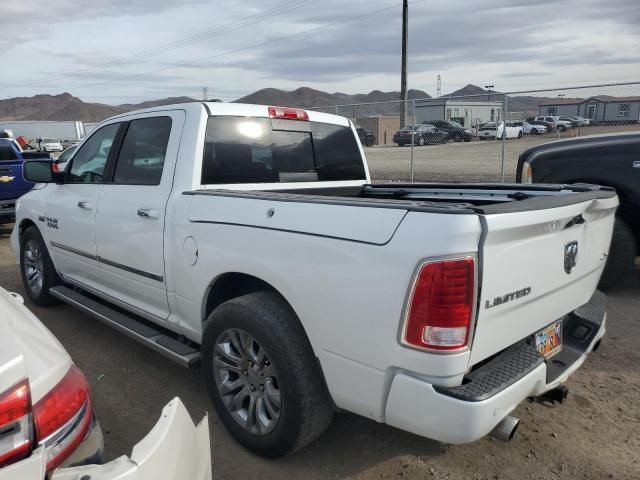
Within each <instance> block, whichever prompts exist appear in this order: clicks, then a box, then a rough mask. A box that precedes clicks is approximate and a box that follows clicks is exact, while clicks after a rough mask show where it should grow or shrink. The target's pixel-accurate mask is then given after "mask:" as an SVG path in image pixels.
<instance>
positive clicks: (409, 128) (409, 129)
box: [400, 125, 418, 132]
mask: <svg viewBox="0 0 640 480" xmlns="http://www.w3.org/2000/svg"><path fill="white" fill-rule="evenodd" d="M417 128H418V127H412V126H411V125H407V126H406V127H402V128H401V129H400V131H401V132H410V131H411V130H415V129H417Z"/></svg>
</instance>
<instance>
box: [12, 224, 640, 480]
mask: <svg viewBox="0 0 640 480" xmlns="http://www.w3.org/2000/svg"><path fill="white" fill-rule="evenodd" d="M9 233H10V230H9V229H8V228H3V227H0V285H2V286H3V287H4V288H7V289H9V290H12V291H16V292H19V293H23V289H22V285H21V283H20V275H19V272H18V268H17V266H16V265H15V263H14V257H13V255H12V253H11V251H10V247H9ZM638 292H640V271H638V274H637V275H636V276H635V277H634V278H633V279H630V281H629V282H628V284H627V285H626V286H625V288H623V289H622V290H621V291H619V292H617V293H615V294H613V295H611V298H610V305H609V319H608V335H607V337H606V338H605V342H604V344H603V346H602V347H601V349H600V350H599V351H598V352H597V353H595V354H593V355H592V356H591V357H590V359H589V360H588V361H587V363H586V364H585V365H584V367H583V368H582V369H581V370H580V371H579V372H578V373H577V374H576V375H574V376H573V377H572V378H571V380H570V381H569V383H568V386H569V387H570V389H571V394H570V396H569V399H568V402H567V403H566V404H565V405H562V406H556V407H547V406H543V405H541V404H537V403H531V402H525V403H524V404H522V405H521V406H520V407H518V408H517V410H516V411H515V413H514V414H515V415H516V416H518V417H520V419H521V420H522V425H521V427H520V429H519V433H518V435H517V436H516V438H515V440H514V441H513V442H511V443H509V444H504V443H500V442H498V441H495V440H493V439H490V438H486V439H483V440H481V441H478V442H476V443H474V444H471V445H465V446H445V445H441V444H439V443H437V442H434V441H431V440H428V439H424V438H421V437H417V436H414V435H411V434H408V433H404V432H401V431H399V430H396V429H393V428H391V427H387V426H385V425H381V424H377V423H375V422H373V421H370V420H365V419H363V418H359V417H357V416H355V415H350V414H341V415H338V416H336V417H335V419H334V422H333V424H332V425H331V427H330V428H329V430H328V431H327V432H326V433H325V434H324V435H323V436H322V437H321V438H320V439H319V440H317V441H316V442H315V443H314V444H312V445H311V446H309V447H308V448H306V449H304V450H302V451H300V452H298V453H296V454H295V455H292V456H290V457H287V458H284V459H280V460H275V461H269V460H264V459H261V458H258V457H256V456H253V455H251V454H249V453H247V452H246V451H245V450H243V449H242V448H241V447H239V446H238V445H237V444H236V443H235V442H234V441H233V440H232V439H231V438H230V437H229V435H228V434H227V432H226V431H225V429H224V428H223V427H222V426H221V425H220V423H219V422H218V420H217V418H216V416H215V413H213V412H212V409H211V405H210V403H209V400H208V398H207V395H206V393H205V388H204V384H203V381H202V379H201V377H200V372H199V371H188V370H184V369H182V368H181V367H179V366H177V365H175V364H173V363H171V362H170V361H168V360H165V359H164V358H163V357H161V356H159V355H157V354H155V353H153V352H151V351H149V350H147V349H146V348H145V347H142V346H140V345H138V344H137V343H135V342H133V341H132V340H129V339H128V338H126V337H124V336H123V335H121V334H118V333H116V332H114V331H112V330H110V329H109V328H107V327H105V326H103V325H102V324H100V323H99V322H97V321H95V320H93V319H92V318H90V317H88V316H87V315H84V314H82V313H80V312H78V311H76V310H74V309H72V308H70V307H67V306H64V305H61V306H58V307H54V308H50V309H42V308H37V307H35V306H34V305H33V304H30V303H29V302H28V301H27V306H28V307H29V308H30V309H31V310H32V311H34V312H35V313H36V315H37V316H38V317H39V318H40V319H41V320H42V321H43V322H44V323H45V325H47V327H49V329H51V331H52V332H53V333H54V334H55V335H56V336H57V337H58V338H59V339H60V341H61V342H62V343H63V344H64V346H65V347H66V348H67V350H68V351H69V353H70V354H71V356H72V357H73V358H74V360H75V362H76V363H77V364H78V365H79V366H80V368H81V369H82V370H83V371H84V372H85V374H86V375H87V377H88V379H89V381H90V383H91V387H92V391H93V397H94V403H95V409H96V412H97V415H98V417H99V419H100V422H101V424H102V427H103V429H104V432H105V439H106V451H107V456H108V458H109V459H113V458H115V457H118V456H120V455H122V454H128V453H130V451H131V448H132V446H133V445H134V444H135V443H136V442H137V441H138V440H140V439H141V438H142V437H143V436H144V435H145V434H146V433H147V432H148V431H149V430H150V429H151V427H152V426H153V424H154V423H155V421H156V419H157V417H158V416H159V415H160V411H161V409H162V406H163V405H164V404H165V403H167V402H168V401H169V400H170V399H171V398H172V397H174V396H176V395H179V396H180V397H181V398H182V399H183V401H184V402H185V404H186V405H187V408H188V409H189V411H190V412H191V415H192V416H193V417H194V418H195V419H199V418H201V417H202V415H204V413H205V412H206V411H209V412H210V417H209V421H210V428H211V432H212V443H211V448H212V456H213V458H214V478H216V479H222V478H224V479H261V480H276V479H282V478H289V479H298V478H304V479H306V480H312V479H347V478H354V479H355V478H358V479H379V478H420V479H422V478H445V479H498V478H499V479H512V478H522V479H523V478H535V479H560V478H579V479H603V478H617V479H632V478H634V479H640V453H639V452H640V368H639V367H640V349H639V348H638V345H639V344H640V319H639V318H638V313H637V312H638V311H640V296H639V295H638Z"/></svg>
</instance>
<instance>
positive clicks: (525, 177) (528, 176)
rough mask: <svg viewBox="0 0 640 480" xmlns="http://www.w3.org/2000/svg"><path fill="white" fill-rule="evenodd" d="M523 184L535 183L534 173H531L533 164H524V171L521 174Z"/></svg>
mask: <svg viewBox="0 0 640 480" xmlns="http://www.w3.org/2000/svg"><path fill="white" fill-rule="evenodd" d="M520 177H521V178H520V182H521V183H533V172H532V171H531V164H530V163H529V162H526V161H525V162H523V163H522V170H521V172H520Z"/></svg>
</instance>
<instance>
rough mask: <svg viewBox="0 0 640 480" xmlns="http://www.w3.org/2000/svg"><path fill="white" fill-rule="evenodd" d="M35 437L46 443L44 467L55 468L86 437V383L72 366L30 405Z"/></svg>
mask: <svg viewBox="0 0 640 480" xmlns="http://www.w3.org/2000/svg"><path fill="white" fill-rule="evenodd" d="M33 414H34V421H35V427H36V438H37V440H38V443H39V444H40V445H44V446H45V454H46V459H47V471H51V470H53V469H54V468H56V467H57V466H58V465H60V463H62V461H63V460H64V459H65V458H67V457H68V456H69V455H70V454H71V452H73V451H74V450H75V449H76V447H77V446H78V445H79V444H80V443H82V441H83V440H84V439H85V437H86V435H87V432H88V431H89V428H90V426H91V415H92V413H91V401H90V397H89V385H88V384H87V380H86V379H85V378H84V375H83V374H82V372H81V371H80V370H78V368H76V367H74V366H72V367H71V368H70V369H69V371H68V372H67V374H66V375H65V377H64V378H63V379H62V380H61V381H60V383H58V384H57V385H56V386H55V387H54V388H53V390H51V391H50V392H49V393H47V394H46V395H45V396H44V397H43V398H42V399H41V400H40V401H38V403H36V404H35V405H34V407H33Z"/></svg>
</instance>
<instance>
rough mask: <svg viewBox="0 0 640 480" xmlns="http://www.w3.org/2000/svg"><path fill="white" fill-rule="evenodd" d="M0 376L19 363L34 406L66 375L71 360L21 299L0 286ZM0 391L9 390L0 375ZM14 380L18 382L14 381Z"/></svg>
mask: <svg viewBox="0 0 640 480" xmlns="http://www.w3.org/2000/svg"><path fill="white" fill-rule="evenodd" d="M0 312H1V314H0V373H2V374H3V373H4V372H5V371H8V370H9V369H11V368H12V366H13V365H15V364H16V363H22V370H23V376H26V377H27V378H28V379H29V383H30V387H31V396H32V400H33V403H36V402H37V401H38V400H40V399H41V398H42V397H43V396H44V395H45V393H47V392H48V391H50V390H51V389H52V388H53V387H54V386H55V385H56V384H57V383H58V382H59V381H60V380H62V378H63V377H64V375H65V374H66V373H67V371H68V370H69V368H70V367H71V364H72V362H71V357H70V356H69V354H68V353H67V352H66V351H65V349H64V347H63V346H62V345H61V344H60V342H58V340H57V339H56V338H55V337H54V336H53V334H52V333H51V332H50V331H49V330H48V329H47V328H46V327H45V326H44V325H43V324H42V323H41V322H40V321H39V320H38V319H37V318H36V317H35V315H33V314H32V313H31V312H30V311H29V310H28V309H27V308H26V307H25V306H24V305H23V300H22V297H20V296H19V295H17V294H12V293H9V292H7V291H6V290H5V289H4V288H2V287H0ZM0 377H2V380H3V381H2V382H0V392H1V391H5V390H6V389H8V388H10V387H11V385H13V384H15V383H16V382H13V383H12V384H11V385H5V384H4V383H5V381H4V380H5V379H6V378H8V377H5V376H4V374H3V375H0ZM15 380H16V381H18V380H20V379H19V378H18V379H15Z"/></svg>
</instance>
